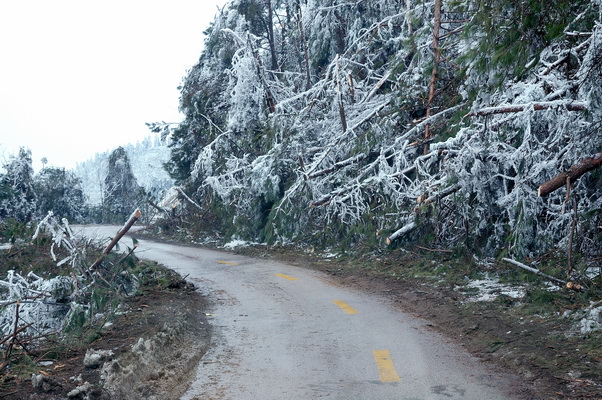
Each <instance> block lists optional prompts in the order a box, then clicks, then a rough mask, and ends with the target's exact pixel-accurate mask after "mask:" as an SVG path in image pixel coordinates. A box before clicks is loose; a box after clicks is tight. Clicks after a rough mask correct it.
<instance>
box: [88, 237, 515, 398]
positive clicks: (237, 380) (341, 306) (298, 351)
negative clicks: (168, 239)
mask: <svg viewBox="0 0 602 400" xmlns="http://www.w3.org/2000/svg"><path fill="white" fill-rule="evenodd" d="M118 229H119V227H89V228H87V232H89V233H93V234H95V235H100V236H105V237H108V236H113V235H114V234H115V232H116V231H117V230H118ZM128 242H129V241H127V239H126V244H127V243H128ZM136 254H137V255H138V256H139V257H141V258H146V259H150V260H154V261H157V262H159V263H162V264H164V265H166V266H168V267H169V268H172V269H174V270H176V271H177V272H179V273H180V274H182V275H183V276H187V279H188V280H190V281H192V282H194V283H195V284H196V285H197V286H198V287H199V291H200V292H202V293H203V294H204V295H205V296H207V297H208V299H209V300H210V302H211V303H212V305H213V306H212V307H213V308H212V309H211V310H210V311H209V315H208V317H209V321H210V322H211V324H212V326H213V331H214V333H213V340H212V346H211V349H210V350H209V352H208V353H207V354H206V355H205V356H204V357H203V359H202V360H201V363H200V365H199V366H198V370H197V378H196V380H195V381H194V382H193V383H192V385H191V387H190V389H189V390H188V392H187V393H186V395H185V396H184V397H183V399H184V400H192V399H199V400H200V399H204V400H205V399H215V400H217V399H220V400H221V399H232V400H239V399H262V400H268V399H322V398H323V399H341V400H343V399H345V400H350V399H357V400H363V399H366V400H368V399H378V400H389V399H390V400H419V399H448V400H449V399H474V400H485V399H487V400H493V399H511V398H512V397H510V396H509V395H508V394H507V391H505V390H504V388H508V387H510V385H511V383H512V382H511V379H512V377H511V376H505V375H500V374H499V373H497V374H494V373H492V372H491V371H490V370H489V369H488V368H487V367H486V366H485V365H483V364H482V363H480V362H478V360H476V359H474V358H473V357H472V356H470V355H469V354H468V353H466V352H465V351H464V350H462V348H461V347H459V346H457V345H455V344H454V343H452V342H451V341H450V340H448V339H446V338H444V337H442V336H440V335H438V334H436V333H434V332H432V331H431V330H429V328H428V326H427V322H426V321H423V320H420V319H416V318H413V317H411V316H410V315H407V314H404V313H403V312H401V311H400V310H399V309H397V308H395V307H394V306H393V305H392V304H390V303H389V302H388V301H387V300H386V299H384V298H381V297H379V296H378V294H372V293H364V292H359V291H356V290H353V289H349V288H345V287H343V286H341V285H339V284H337V282H336V278H333V277H329V276H328V275H326V274H323V273H321V272H317V271H313V270H309V269H304V268H299V267H294V266H290V265H286V264H283V263H279V262H274V261H268V260H263V259H256V258H249V257H244V256H240V255H234V254H230V253H227V252H221V251H214V250H207V249H203V248H198V247H188V246H178V245H173V244H164V243H157V242H151V241H146V240H140V242H139V248H138V250H137V252H136Z"/></svg>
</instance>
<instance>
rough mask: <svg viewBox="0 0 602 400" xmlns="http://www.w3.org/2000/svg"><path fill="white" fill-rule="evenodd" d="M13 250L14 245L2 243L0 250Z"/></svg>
mask: <svg viewBox="0 0 602 400" xmlns="http://www.w3.org/2000/svg"><path fill="white" fill-rule="evenodd" d="M12 248H13V245H12V244H10V243H0V250H10V249H12Z"/></svg>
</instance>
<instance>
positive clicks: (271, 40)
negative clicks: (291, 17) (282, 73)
mask: <svg viewBox="0 0 602 400" xmlns="http://www.w3.org/2000/svg"><path fill="white" fill-rule="evenodd" d="M265 6H266V8H267V9H268V20H267V23H266V25H267V26H266V28H267V30H268V42H269V43H270V55H271V64H272V71H277V70H278V59H277V57H276V39H275V38H274V21H273V19H274V10H273V9H272V2H271V0H265Z"/></svg>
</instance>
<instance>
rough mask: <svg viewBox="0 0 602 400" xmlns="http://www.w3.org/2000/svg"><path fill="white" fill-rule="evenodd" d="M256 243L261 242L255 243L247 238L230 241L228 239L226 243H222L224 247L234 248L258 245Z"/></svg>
mask: <svg viewBox="0 0 602 400" xmlns="http://www.w3.org/2000/svg"><path fill="white" fill-rule="evenodd" d="M258 244H262V243H256V242H249V241H247V240H240V239H233V240H231V241H229V242H228V243H226V244H224V246H223V247H224V249H230V250H231V249H235V248H236V247H249V246H254V245H258ZM263 245H265V243H263Z"/></svg>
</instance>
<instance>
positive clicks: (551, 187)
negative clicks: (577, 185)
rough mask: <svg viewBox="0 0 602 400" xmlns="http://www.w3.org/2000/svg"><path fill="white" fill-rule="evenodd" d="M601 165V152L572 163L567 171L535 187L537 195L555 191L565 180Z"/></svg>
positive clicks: (570, 179) (571, 180)
mask: <svg viewBox="0 0 602 400" xmlns="http://www.w3.org/2000/svg"><path fill="white" fill-rule="evenodd" d="M601 165H602V152H600V153H598V154H595V155H593V156H592V157H588V158H584V159H583V160H581V161H579V162H578V163H577V164H575V165H573V166H572V167H571V168H570V169H569V170H568V171H565V172H563V173H561V174H559V175H556V176H555V177H554V178H552V179H550V180H549V181H547V182H545V183H543V184H542V185H541V186H539V188H538V189H537V195H538V196H539V197H543V196H546V195H548V194H550V193H552V192H553V191H555V190H556V189H559V188H561V187H562V186H564V185H566V182H567V180H569V181H570V182H574V181H575V180H577V179H579V178H580V177H581V175H583V174H585V173H586V172H589V171H591V170H593V169H596V168H598V167H600V166H601Z"/></svg>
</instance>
